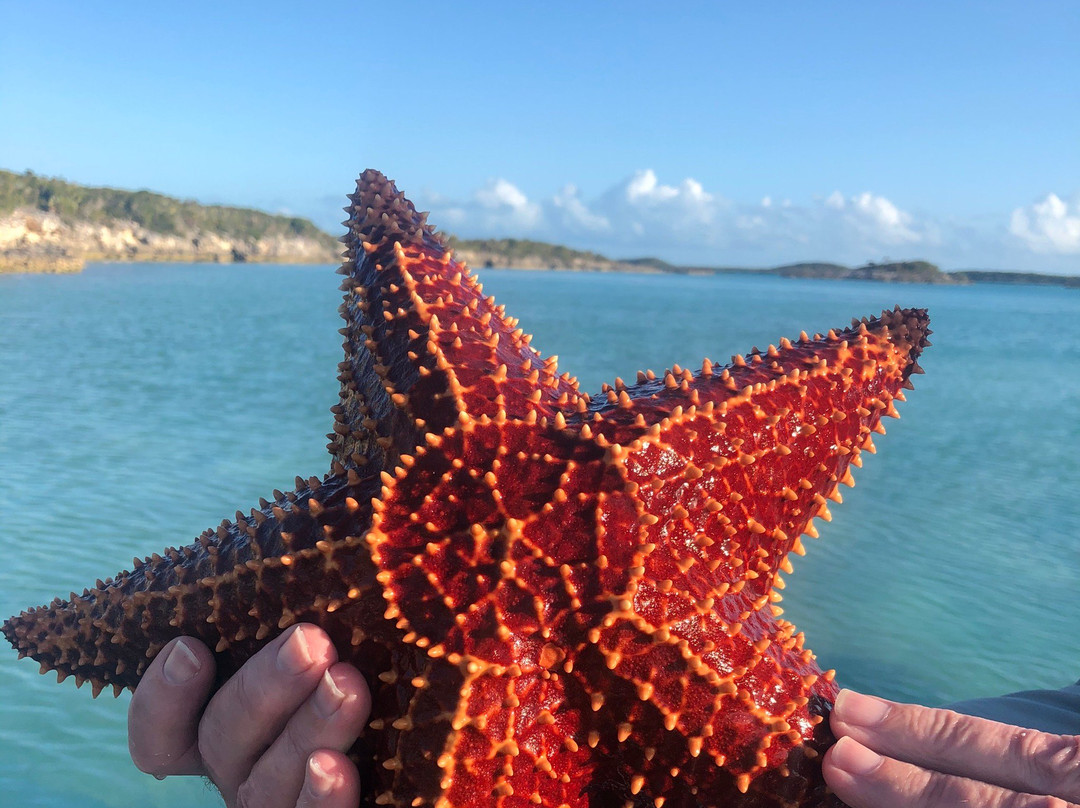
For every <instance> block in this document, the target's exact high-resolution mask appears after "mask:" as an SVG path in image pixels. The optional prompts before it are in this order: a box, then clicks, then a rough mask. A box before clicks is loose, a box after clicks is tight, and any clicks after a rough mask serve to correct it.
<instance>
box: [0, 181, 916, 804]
mask: <svg viewBox="0 0 1080 808" xmlns="http://www.w3.org/2000/svg"><path fill="white" fill-rule="evenodd" d="M350 201H351V204H350V206H349V207H348V208H346V210H347V211H348V212H349V214H350V219H349V221H348V225H349V233H348V235H347V236H346V237H345V239H344V241H345V244H346V248H347V252H346V258H345V262H344V264H343V267H342V270H341V271H342V274H344V275H345V276H346V277H345V280H344V283H343V284H342V289H343V291H344V292H345V300H344V304H343V306H342V314H343V316H344V318H345V328H343V329H342V333H343V335H344V337H345V357H344V360H343V361H342V362H341V364H340V365H339V367H338V370H339V377H338V378H339V380H340V381H341V394H340V402H339V404H337V405H336V406H335V407H333V411H334V413H335V423H334V431H333V433H332V434H331V435H330V436H329V437H330V445H329V449H330V451H331V454H332V456H333V461H332V466H331V470H330V473H329V474H327V475H326V476H325V477H324V478H323V479H321V480H319V479H316V478H312V479H310V480H302V479H300V478H297V481H296V487H295V490H294V491H292V492H290V493H287V494H284V493H281V492H275V493H274V499H273V501H267V500H263V501H262V502H261V503H260V506H259V508H257V509H254V510H252V511H251V513H250V515H249V516H245V515H243V514H241V513H237V515H236V518H235V520H231V521H230V520H226V521H225V522H223V523H222V524H221V526H220V527H218V528H217V529H216V530H211V531H207V532H206V533H204V534H203V535H202V536H201V537H200V538H199V539H198V541H196V542H195V543H194V544H192V545H190V546H187V547H183V548H181V549H179V550H177V549H169V550H167V551H165V555H163V556H162V555H158V554H155V555H153V556H151V557H150V558H147V559H145V560H142V561H140V560H136V562H135V567H134V569H133V570H132V571H130V572H124V573H121V574H120V575H119V576H118V577H117V578H116V579H115V580H113V579H109V580H108V581H104V582H103V581H98V582H97V585H96V586H95V587H94V588H93V589H88V590H86V591H84V593H83V594H82V595H81V596H78V595H75V594H74V593H72V595H71V598H70V599H68V600H66V601H64V600H60V599H57V600H56V601H54V602H53V603H52V604H50V605H48V606H43V607H40V608H37V609H31V610H29V611H26V612H23V613H22V614H21V615H19V616H17V617H13V618H11V619H10V620H8V621H7V622H6V623H5V624H4V628H3V630H4V633H5V635H6V636H7V638H8V639H9V640H10V641H11V642H12V643H13V644H14V645H15V647H16V648H17V649H18V650H19V652H20V654H21V655H28V656H31V657H33V658H35V659H37V660H38V661H40V662H41V663H42V670H43V671H44V670H49V669H53V670H56V671H57V672H58V674H59V677H60V678H61V679H62V678H64V677H66V676H68V675H73V676H75V677H76V680H77V682H78V683H79V684H80V685H81V684H82V683H83V682H84V681H89V682H91V684H92V686H93V689H94V693H95V695H96V694H97V693H98V692H99V691H100V690H101V689H102V688H103V687H104V686H106V685H112V686H113V688H114V690H115V691H116V692H119V691H120V690H121V689H123V688H125V687H134V686H135V685H136V684H137V683H138V681H139V678H140V677H141V675H142V674H143V672H144V671H145V670H146V667H147V665H148V664H149V660H151V659H152V658H153V657H154V655H155V654H156V653H157V652H158V651H159V650H160V649H161V648H162V647H164V645H165V644H166V643H167V642H169V641H170V640H171V639H172V638H174V637H176V636H179V635H191V636H195V637H198V638H200V639H202V640H203V641H205V642H207V643H208V644H209V645H210V646H211V647H212V648H214V649H215V652H216V654H217V661H218V670H219V673H220V675H221V676H222V677H225V676H228V675H229V674H231V673H232V672H234V671H235V670H237V669H238V668H239V666H240V665H242V664H243V662H244V661H245V660H247V659H248V658H250V657H251V656H252V655H253V654H254V653H255V652H256V651H258V649H259V648H261V647H262V646H263V645H265V644H266V643H267V642H269V641H270V639H272V638H273V637H274V636H276V635H277V634H279V633H280V632H281V631H283V630H284V629H285V628H287V627H288V626H290V625H292V624H294V623H296V622H299V621H307V622H313V623H317V624H318V625H320V626H322V627H323V628H324V629H326V631H327V632H328V633H329V634H330V636H331V637H332V639H333V640H334V642H335V645H336V646H337V648H338V651H339V655H340V657H341V658H342V659H343V660H347V661H351V662H353V663H354V664H355V665H357V667H359V668H360V670H361V671H362V672H363V673H364V674H365V676H366V678H367V679H368V681H369V683H370V684H371V685H372V689H373V692H374V704H375V707H374V718H373V720H372V722H371V725H370V728H369V729H368V730H367V731H366V732H365V734H364V737H363V738H361V740H360V742H358V744H357V746H356V747H355V748H354V750H353V752H352V754H353V756H354V758H355V759H356V760H357V762H358V764H359V765H360V769H361V773H362V777H363V779H364V788H363V794H364V797H363V799H364V800H365V801H366V803H365V804H370V803H375V804H379V805H394V806H400V807H401V808H404V807H405V806H410V808H420V806H425V805H427V806H434V808H450V807H451V806H455V808H486V807H487V806H497V808H534V807H535V806H541V808H544V807H549V808H561V806H567V807H568V808H585V806H609V805H610V806H622V805H626V804H634V805H637V804H641V805H645V803H646V801H647V802H651V803H652V804H654V805H655V806H656V807H657V808H660V806H662V805H666V806H677V807H678V808H682V806H686V808H691V806H695V807H696V806H728V805H732V806H741V807H742V808H751V807H752V806H760V807H761V808H773V807H775V808H779V807H780V806H800V807H809V806H824V805H835V804H836V802H835V798H833V797H831V796H830V795H828V794H827V793H826V789H825V787H824V783H823V781H822V779H821V773H820V754H821V752H822V751H824V749H825V748H826V746H827V745H828V743H829V741H830V737H829V736H828V733H827V730H826V727H825V725H824V724H823V723H822V717H823V715H824V714H825V713H826V712H827V710H828V706H829V704H830V702H831V700H832V699H833V698H834V697H835V695H836V686H835V685H834V684H833V681H832V675H831V672H825V671H822V670H821V669H820V668H819V667H818V665H817V663H816V661H815V659H814V657H813V655H812V654H811V653H810V651H809V650H808V649H806V648H805V647H804V645H803V637H802V635H801V634H800V633H797V632H796V631H795V627H794V626H793V625H792V624H791V623H788V622H786V621H785V620H783V619H782V618H781V617H780V614H781V610H780V609H779V607H777V606H776V602H777V601H779V600H780V596H779V594H778V590H779V589H782V588H783V581H782V579H781V576H780V573H781V572H790V569H791V568H790V564H789V561H788V556H789V554H790V553H792V552H794V553H801V552H802V545H801V541H800V537H801V536H802V535H806V534H809V535H816V532H815V529H814V526H813V519H815V518H824V519H826V520H827V519H828V518H829V510H828V507H827V502H828V501H829V500H834V501H839V500H840V495H839V492H838V487H839V485H840V484H842V483H845V484H852V479H851V469H850V467H851V466H852V465H855V466H858V465H861V455H862V453H863V452H866V451H873V442H872V440H871V436H872V434H873V433H874V432H881V431H883V430H882V427H881V423H880V422H881V418H882V417H883V416H886V415H894V414H895V409H894V403H893V402H894V401H895V400H896V399H902V398H903V392H902V391H903V389H904V388H910V387H911V384H910V380H909V377H910V375H911V374H912V373H918V372H921V370H920V368H919V367H918V364H917V363H916V359H917V357H918V356H919V354H920V352H921V351H922V349H923V348H924V347H925V346H926V345H927V344H928V342H927V339H926V338H927V335H928V334H929V330H928V328H927V323H928V321H927V317H926V313H925V312H924V311H922V310H900V309H896V310H894V311H891V312H884V313H882V314H881V316H880V317H875V318H868V319H863V320H862V321H855V322H854V324H853V325H852V327H850V328H847V329H843V330H839V331H829V332H827V334H824V335H821V334H818V335H815V336H814V337H813V338H811V337H808V336H806V335H805V334H803V335H801V336H800V338H799V339H798V340H797V341H794V342H793V341H789V340H786V339H784V340H781V341H780V343H779V347H773V346H769V349H768V350H766V351H758V350H756V349H755V350H754V351H752V352H751V353H750V354H748V355H746V356H736V357H735V358H734V361H733V363H732V364H731V365H729V366H728V367H725V368H720V367H716V366H714V365H712V363H710V362H709V361H708V360H705V362H704V363H703V365H702V368H701V370H700V371H698V372H690V371H688V370H684V369H682V368H679V367H678V366H676V367H674V368H673V369H672V370H670V371H667V372H666V373H664V374H663V376H657V375H654V374H652V373H648V372H646V373H642V374H639V378H638V381H637V383H636V384H633V385H626V384H624V383H622V382H621V381H620V380H617V381H616V383H615V385H614V386H605V388H604V390H603V391H602V393H601V395H599V396H596V397H590V396H588V395H585V394H582V393H581V392H580V391H579V390H578V386H577V382H576V381H575V380H574V379H573V378H572V377H570V376H569V375H567V374H565V373H564V374H560V373H559V371H558V369H557V366H556V362H555V360H554V358H544V357H543V356H542V355H541V354H540V353H538V352H537V351H536V350H535V349H534V348H533V347H532V346H531V345H530V338H529V337H528V335H526V334H524V332H522V331H521V329H519V328H518V327H517V322H516V321H515V320H514V319H513V318H511V317H508V316H507V315H506V313H505V311H503V309H502V307H500V306H497V305H496V304H495V302H494V300H493V299H492V298H490V297H485V296H484V295H483V293H482V288H481V286H480V284H479V283H478V282H477V281H476V279H475V278H474V276H472V275H471V274H470V273H469V271H468V270H467V269H466V268H465V266H464V265H463V264H462V263H460V262H459V261H457V260H455V259H454V257H453V255H452V253H451V252H450V250H449V249H448V248H447V247H446V246H445V244H444V243H443V241H442V240H441V238H440V237H439V236H438V235H437V234H436V233H435V231H434V230H433V229H432V228H431V227H430V226H429V225H427V223H426V221H425V218H424V215H422V214H418V213H417V212H416V211H415V209H414V208H413V206H412V205H411V203H409V202H408V200H406V199H405V198H404V197H403V196H402V195H401V194H400V193H399V192H398V191H397V190H396V188H394V186H393V184H392V183H390V182H389V181H388V180H386V178H385V177H383V176H382V175H381V174H379V173H377V172H373V171H368V172H365V173H364V175H363V176H362V177H361V179H360V181H359V183H358V189H357V192H356V194H355V195H353V196H351V197H350Z"/></svg>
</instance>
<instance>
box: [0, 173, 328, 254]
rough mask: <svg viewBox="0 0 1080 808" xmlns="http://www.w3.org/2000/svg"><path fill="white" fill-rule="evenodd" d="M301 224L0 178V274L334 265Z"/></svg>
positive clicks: (141, 194)
mask: <svg viewBox="0 0 1080 808" xmlns="http://www.w3.org/2000/svg"><path fill="white" fill-rule="evenodd" d="M339 255H340V245H339V244H338V243H337V241H336V240H335V239H334V237H333V236H330V235H327V234H326V233H324V232H322V231H321V230H319V228H317V227H316V226H315V225H314V224H312V223H311V222H310V221H308V220H307V219H302V218H299V217H296V216H277V215H273V214H270V213H264V212H262V211H258V210H251V209H247V208H236V207H228V206H224V205H202V204H199V203H198V202H193V201H190V200H181V199H175V198H173V197H169V196H165V195H163V194H157V193H153V192H151V191H125V190H119V189H116V188H95V187H89V186H85V185H78V184H76V183H71V182H67V181H65V180H61V179H54V178H50V177H40V176H38V175H36V174H34V173H33V172H30V171H27V172H25V173H22V174H16V173H14V172H11V171H2V170H0V271H4V270H5V269H6V270H7V271H77V270H78V269H79V268H81V266H82V263H83V262H85V261H88V260H110V261H117V260H119V261H124V260H129V261H223V262H227V261H281V262H290V263H292V262H297V263H299V262H304V263H323V262H330V263H332V262H334V261H336V260H338V256H339Z"/></svg>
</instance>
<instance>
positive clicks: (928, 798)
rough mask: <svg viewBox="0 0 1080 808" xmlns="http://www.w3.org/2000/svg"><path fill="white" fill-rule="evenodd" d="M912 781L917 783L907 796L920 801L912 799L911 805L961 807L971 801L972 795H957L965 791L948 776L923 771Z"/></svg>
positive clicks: (914, 776)
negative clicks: (968, 800) (965, 802)
mask: <svg viewBox="0 0 1080 808" xmlns="http://www.w3.org/2000/svg"><path fill="white" fill-rule="evenodd" d="M912 779H913V780H916V781H917V783H916V784H913V788H912V790H911V791H909V792H907V794H908V795H909V796H910V797H912V798H914V797H918V799H917V800H916V799H912V801H911V802H910V804H911V805H960V804H964V801H966V800H967V799H970V795H962V794H958V793H957V792H958V791H959V790H963V789H962V787H961V788H960V789H958V788H957V786H958V783H957V780H956V779H955V778H953V777H949V776H948V775H944V774H938V773H936V772H935V773H932V774H927V772H925V771H921V772H920V773H919V774H918V775H913V776H912Z"/></svg>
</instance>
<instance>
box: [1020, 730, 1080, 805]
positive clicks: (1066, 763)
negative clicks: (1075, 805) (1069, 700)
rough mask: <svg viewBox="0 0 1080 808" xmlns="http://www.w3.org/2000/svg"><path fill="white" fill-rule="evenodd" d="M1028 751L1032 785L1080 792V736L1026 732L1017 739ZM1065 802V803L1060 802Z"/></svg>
mask: <svg viewBox="0 0 1080 808" xmlns="http://www.w3.org/2000/svg"><path fill="white" fill-rule="evenodd" d="M1020 744H1021V747H1025V746H1026V747H1027V749H1023V748H1022V750H1021V753H1023V752H1025V751H1026V752H1027V756H1026V757H1027V760H1028V764H1029V768H1030V773H1031V778H1032V785H1034V786H1036V787H1037V788H1038V790H1039V791H1042V792H1046V793H1051V794H1061V793H1068V794H1076V793H1077V792H1080V736H1076V735H1050V736H1046V735H1040V734H1039V733H1035V732H1029V733H1027V734H1026V737H1025V738H1023V739H1022V740H1021V742H1020ZM1062 804H1063V805H1064V803H1062Z"/></svg>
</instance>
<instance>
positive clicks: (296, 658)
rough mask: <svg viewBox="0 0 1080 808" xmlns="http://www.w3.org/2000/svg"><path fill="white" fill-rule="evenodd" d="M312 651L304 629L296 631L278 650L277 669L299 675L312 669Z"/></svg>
mask: <svg viewBox="0 0 1080 808" xmlns="http://www.w3.org/2000/svg"><path fill="white" fill-rule="evenodd" d="M313 661H314V660H312V658H311V650H310V649H309V648H308V641H307V638H306V637H305V636H304V630H303V629H299V628H298V629H296V630H295V631H294V632H293V633H292V634H290V635H289V638H288V639H287V640H285V642H284V643H283V644H282V646H281V648H279V649H278V654H277V667H278V670H279V671H283V672H285V673H291V674H294V675H295V674H297V673H303V672H304V671H306V670H307V669H308V668H310V667H311V665H312V662H313Z"/></svg>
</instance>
